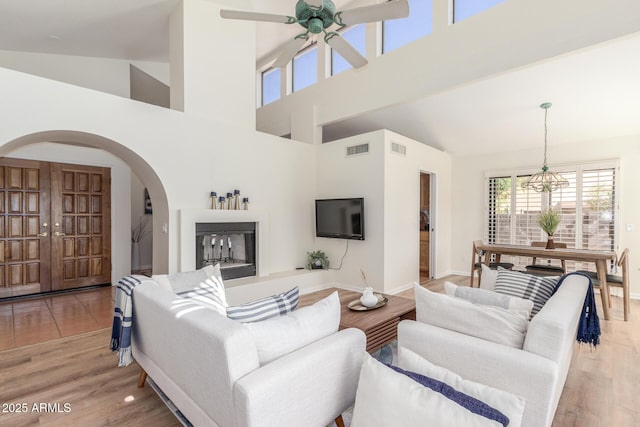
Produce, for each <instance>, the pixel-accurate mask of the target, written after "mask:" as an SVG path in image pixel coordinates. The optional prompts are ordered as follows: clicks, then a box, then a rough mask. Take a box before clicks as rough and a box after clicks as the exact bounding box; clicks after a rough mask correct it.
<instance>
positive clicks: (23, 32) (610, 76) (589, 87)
mask: <svg viewBox="0 0 640 427" xmlns="http://www.w3.org/2000/svg"><path fill="white" fill-rule="evenodd" d="M295 1H296V0H249V4H250V7H251V9H253V10H255V11H260V12H267V13H278V14H285V15H293V14H294V6H295ZM376 1H377V0H352V1H350V0H334V3H335V4H336V6H337V7H338V9H342V8H350V7H354V6H360V5H363V4H371V3H374V2H376ZM177 4H178V0H0V50H16V51H27V52H42V53H52V54H66V55H79V56H97V57H109V58H124V59H129V60H149V61H167V58H168V40H169V32H168V19H169V15H170V14H171V12H172V11H173V10H174V8H175V6H176V5H177ZM229 4H233V2H231V1H229ZM245 4H246V3H245ZM229 8H232V6H229ZM238 9H240V7H238ZM296 27H297V26H296V25H284V24H272V23H258V24H257V43H256V45H257V47H256V49H257V52H256V58H258V61H259V60H260V59H261V58H264V57H267V58H268V57H273V56H275V55H276V54H277V51H278V48H279V46H280V45H281V44H283V43H284V42H285V41H286V40H287V39H289V38H290V37H291V36H292V35H294V34H297V33H298V32H299V30H298V28H296ZM638 52H640V34H636V35H633V36H630V37H627V38H625V39H622V40H613V41H611V42H608V43H605V44H603V45H598V46H593V47H592V48H590V49H588V50H584V51H581V52H574V53H572V54H569V55H565V56H563V57H560V58H553V59H550V60H548V61H545V62H543V63H540V64H533V65H531V66H529V67H526V68H523V69H519V70H515V71H512V72H509V73H504V74H501V75H498V76H494V77H491V78H489V79H486V80H483V81H479V82H473V83H470V84H467V85H465V86H462V87H458V88H455V89H453V90H450V91H447V92H445V93H440V94H438V95H435V96H432V97H429V98H426V99H420V100H416V101H414V102H411V103H408V104H403V105H396V106H391V107H388V108H385V109H383V110H379V111H374V112H370V113H367V114H364V115H361V116H358V117H353V118H349V119H346V120H343V121H340V122H337V123H332V124H330V125H327V126H325V128H324V132H323V133H324V138H325V140H332V139H336V138H340V137H346V136H351V135H355V134H358V133H362V132H367V131H371V130H375V129H380V128H388V129H391V130H393V131H396V132H398V133H401V134H404V135H406V136H409V137H412V138H414V139H417V140H419V141H422V142H425V143H427V144H429V145H433V146H435V147H438V148H441V149H443V150H446V151H448V152H451V153H453V154H473V153H474V152H486V151H490V152H495V151H499V150H501V149H504V147H507V146H508V147H509V149H524V148H535V147H538V146H540V148H541V145H542V141H543V140H542V135H543V127H542V126H543V116H544V115H543V113H542V111H541V110H540V109H539V108H538V105H539V104H540V103H542V102H546V101H549V102H552V103H553V104H554V105H553V107H552V109H551V110H549V144H550V145H553V144H555V143H558V142H560V143H562V142H573V141H583V140H589V139H602V138H608V137H614V136H622V135H635V134H640V119H639V118H640V78H638V76H640V54H638ZM470 141H484V142H483V144H482V146H477V145H478V144H476V145H470Z"/></svg>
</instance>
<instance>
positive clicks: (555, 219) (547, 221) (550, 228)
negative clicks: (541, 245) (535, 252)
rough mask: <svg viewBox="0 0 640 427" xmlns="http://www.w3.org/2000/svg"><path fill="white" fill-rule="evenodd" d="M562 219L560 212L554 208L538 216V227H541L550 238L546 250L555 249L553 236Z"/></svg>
mask: <svg viewBox="0 0 640 427" xmlns="http://www.w3.org/2000/svg"><path fill="white" fill-rule="evenodd" d="M561 219H562V218H561V216H560V212H559V211H558V210H556V209H553V208H549V209H547V210H545V211H542V212H540V215H538V225H540V228H542V231H544V232H545V233H547V235H548V236H549V237H548V238H547V246H546V249H555V245H554V244H553V234H554V233H555V232H556V229H557V228H558V225H559V224H560V221H561Z"/></svg>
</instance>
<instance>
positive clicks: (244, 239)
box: [195, 222, 256, 280]
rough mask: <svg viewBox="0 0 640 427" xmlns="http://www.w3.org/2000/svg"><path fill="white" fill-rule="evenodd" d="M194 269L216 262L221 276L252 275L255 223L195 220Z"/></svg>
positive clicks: (254, 261) (237, 276) (254, 262)
mask: <svg viewBox="0 0 640 427" xmlns="http://www.w3.org/2000/svg"><path fill="white" fill-rule="evenodd" d="M195 252H196V268H202V267H204V266H207V265H216V264H220V270H221V272H222V279H223V280H226V279H237V278H240V277H249V276H255V275H256V223H255V222H197V223H196V247H195Z"/></svg>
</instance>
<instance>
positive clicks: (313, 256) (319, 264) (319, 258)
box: [307, 251, 329, 270]
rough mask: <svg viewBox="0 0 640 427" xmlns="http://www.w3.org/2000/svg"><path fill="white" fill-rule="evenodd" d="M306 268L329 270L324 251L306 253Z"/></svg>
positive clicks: (327, 259)
mask: <svg viewBox="0 0 640 427" xmlns="http://www.w3.org/2000/svg"><path fill="white" fill-rule="evenodd" d="M307 268H308V269H309V270H315V269H326V268H329V258H327V255H326V254H325V253H324V251H313V252H307Z"/></svg>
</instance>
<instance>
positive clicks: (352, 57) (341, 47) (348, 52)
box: [324, 33, 368, 68]
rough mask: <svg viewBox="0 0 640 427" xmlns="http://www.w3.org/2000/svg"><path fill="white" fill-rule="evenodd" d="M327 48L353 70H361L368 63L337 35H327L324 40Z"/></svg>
mask: <svg viewBox="0 0 640 427" xmlns="http://www.w3.org/2000/svg"><path fill="white" fill-rule="evenodd" d="M324 41H326V42H327V44H328V45H329V46H331V47H332V48H333V49H335V50H336V51H337V52H338V53H339V54H340V55H341V56H342V57H343V58H344V59H345V60H346V61H347V62H348V63H349V64H351V66H352V67H353V68H361V67H364V66H365V65H367V63H368V61H367V60H366V58H365V57H364V56H362V55H360V52H358V51H357V50H356V48H355V47H353V46H351V45H350V44H349V42H347V41H346V40H345V39H343V38H342V37H340V35H339V34H338V33H329V34H327V36H326V37H325V38H324Z"/></svg>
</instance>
